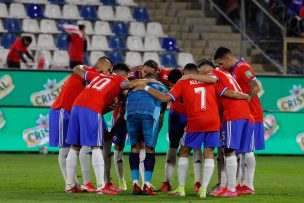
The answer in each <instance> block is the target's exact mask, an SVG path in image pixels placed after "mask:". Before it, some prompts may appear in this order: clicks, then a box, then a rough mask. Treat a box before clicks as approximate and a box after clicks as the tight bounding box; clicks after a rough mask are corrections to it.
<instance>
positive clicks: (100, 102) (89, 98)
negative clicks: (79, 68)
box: [73, 72, 126, 114]
mask: <svg viewBox="0 0 304 203" xmlns="http://www.w3.org/2000/svg"><path fill="white" fill-rule="evenodd" d="M86 78H87V79H88V80H91V83H90V84H89V85H88V86H87V87H86V88H85V89H84V90H83V91H82V92H81V93H80V95H79V96H78V97H77V99H76V101H75V102H74V104H73V106H82V107H86V108H89V109H91V110H93V111H95V112H97V113H100V114H102V113H103V111H104V110H105V109H106V108H107V107H108V106H110V105H111V104H112V103H113V100H114V98H119V97H120V93H121V90H122V89H121V87H120V85H121V83H122V82H123V81H125V80H126V79H125V78H124V77H122V76H117V75H104V74H98V73H92V72H87V73H86Z"/></svg>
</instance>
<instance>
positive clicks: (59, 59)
mask: <svg viewBox="0 0 304 203" xmlns="http://www.w3.org/2000/svg"><path fill="white" fill-rule="evenodd" d="M69 63H70V61H69V54H68V52H67V51H63V50H57V51H54V55H53V63H52V65H53V66H54V68H56V67H59V68H60V67H62V68H64V67H66V66H69Z"/></svg>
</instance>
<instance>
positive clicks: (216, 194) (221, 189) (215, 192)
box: [210, 187, 225, 197]
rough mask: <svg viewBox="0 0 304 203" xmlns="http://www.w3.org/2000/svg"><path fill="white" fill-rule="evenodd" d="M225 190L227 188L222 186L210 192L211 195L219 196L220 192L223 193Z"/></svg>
mask: <svg viewBox="0 0 304 203" xmlns="http://www.w3.org/2000/svg"><path fill="white" fill-rule="evenodd" d="M224 191H225V188H224V187H221V188H220V189H218V190H216V191H213V192H210V195H211V196H214V197H217V196H219V194H221V193H223V192H224Z"/></svg>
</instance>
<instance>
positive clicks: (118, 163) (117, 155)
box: [114, 150, 125, 182]
mask: <svg viewBox="0 0 304 203" xmlns="http://www.w3.org/2000/svg"><path fill="white" fill-rule="evenodd" d="M114 165H115V169H116V174H117V177H118V179H119V182H124V181H125V177H124V158H123V151H118V150H114Z"/></svg>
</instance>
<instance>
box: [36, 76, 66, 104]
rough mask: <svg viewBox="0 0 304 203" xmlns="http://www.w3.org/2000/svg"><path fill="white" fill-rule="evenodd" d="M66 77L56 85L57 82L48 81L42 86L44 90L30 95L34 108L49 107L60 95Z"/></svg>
mask: <svg viewBox="0 0 304 203" xmlns="http://www.w3.org/2000/svg"><path fill="white" fill-rule="evenodd" d="M67 78H68V77H66V78H64V79H62V80H61V81H59V82H58V83H57V80H56V79H54V80H51V79H48V80H47V82H46V84H44V85H43V87H44V88H45V90H42V91H39V92H35V93H33V94H32V95H31V102H32V104H33V105H34V106H51V105H52V104H53V102H54V101H55V99H56V98H57V96H58V95H59V93H60V90H61V88H62V85H63V83H64V81H65V80H66V79H67Z"/></svg>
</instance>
